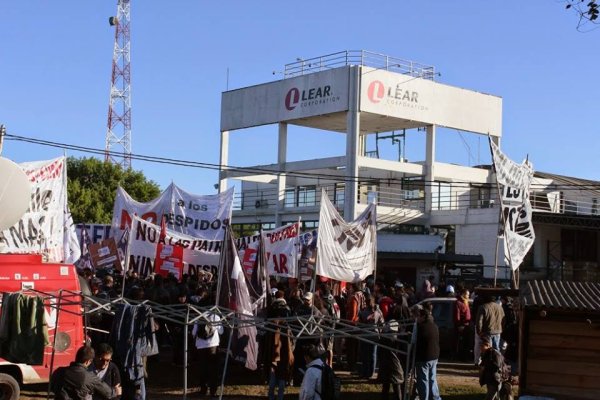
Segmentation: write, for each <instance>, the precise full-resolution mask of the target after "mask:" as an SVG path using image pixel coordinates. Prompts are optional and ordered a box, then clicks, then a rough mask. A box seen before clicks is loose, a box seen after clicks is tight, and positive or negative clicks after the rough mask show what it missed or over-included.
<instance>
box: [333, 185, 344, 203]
mask: <svg viewBox="0 0 600 400" xmlns="http://www.w3.org/2000/svg"><path fill="white" fill-rule="evenodd" d="M345 199H346V184H345V183H336V184H335V187H334V188H333V204H335V205H336V206H342V207H343V206H344V200H345Z"/></svg>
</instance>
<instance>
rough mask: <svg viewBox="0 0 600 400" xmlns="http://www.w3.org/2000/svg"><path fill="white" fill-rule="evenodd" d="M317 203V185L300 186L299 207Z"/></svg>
mask: <svg viewBox="0 0 600 400" xmlns="http://www.w3.org/2000/svg"><path fill="white" fill-rule="evenodd" d="M316 204H317V188H316V186H298V203H297V205H298V207H308V206H314V205H316Z"/></svg>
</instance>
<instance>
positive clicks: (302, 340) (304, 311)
mask: <svg viewBox="0 0 600 400" xmlns="http://www.w3.org/2000/svg"><path fill="white" fill-rule="evenodd" d="M313 298H314V295H313V294H312V293H311V292H306V293H304V296H302V305H301V306H299V307H298V308H296V311H295V314H296V316H298V317H302V318H303V319H304V320H306V319H308V318H311V317H314V318H315V320H319V321H320V320H321V319H322V317H323V314H322V313H321V311H319V309H317V308H316V307H315V306H314V305H313ZM307 336H312V335H311V334H310V333H308V332H307V331H306V330H304V332H303V333H302V334H301V335H299V336H298V338H297V339H296V343H295V347H294V377H293V381H294V386H299V385H300V383H301V382H302V373H301V370H303V369H304V368H305V367H306V364H305V362H304V360H305V359H304V347H305V346H307V345H311V344H314V345H315V346H317V345H319V344H320V342H321V340H320V339H313V338H308V337H307Z"/></svg>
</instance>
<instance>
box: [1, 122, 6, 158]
mask: <svg viewBox="0 0 600 400" xmlns="http://www.w3.org/2000/svg"><path fill="white" fill-rule="evenodd" d="M4 136H6V128H5V127H4V125H2V124H0V156H1V155H2V145H3V144H4Z"/></svg>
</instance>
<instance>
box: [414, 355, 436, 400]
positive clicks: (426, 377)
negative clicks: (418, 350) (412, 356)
mask: <svg viewBox="0 0 600 400" xmlns="http://www.w3.org/2000/svg"><path fill="white" fill-rule="evenodd" d="M437 362H438V360H431V361H424V362H416V363H415V371H416V373H417V392H418V393H419V400H441V399H442V398H441V397H440V390H439V389H438V385H437V380H436V369H437Z"/></svg>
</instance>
